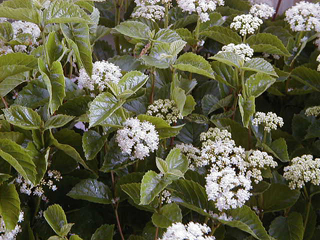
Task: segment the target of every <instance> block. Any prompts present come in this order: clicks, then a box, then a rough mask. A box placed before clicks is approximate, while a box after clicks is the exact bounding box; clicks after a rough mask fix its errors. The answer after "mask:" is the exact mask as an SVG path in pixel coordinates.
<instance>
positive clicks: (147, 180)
mask: <svg viewBox="0 0 320 240" xmlns="http://www.w3.org/2000/svg"><path fill="white" fill-rule="evenodd" d="M171 182H172V180H170V179H168V178H166V177H161V176H160V175H159V174H157V173H156V172H154V171H148V172H146V174H145V175H144V176H143V178H142V182H141V190H140V204H141V205H147V204H149V203H151V202H152V201H153V199H154V198H155V197H156V196H158V195H159V193H160V192H161V191H163V189H165V188H166V187H167V186H168V185H169V184H170V183H171Z"/></svg>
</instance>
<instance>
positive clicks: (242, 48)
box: [220, 43, 254, 61]
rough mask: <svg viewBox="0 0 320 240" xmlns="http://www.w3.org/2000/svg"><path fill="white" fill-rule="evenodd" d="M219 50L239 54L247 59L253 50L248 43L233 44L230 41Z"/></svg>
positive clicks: (249, 58)
mask: <svg viewBox="0 0 320 240" xmlns="http://www.w3.org/2000/svg"><path fill="white" fill-rule="evenodd" d="M220 52H233V53H235V54H237V55H239V56H240V57H241V58H242V59H243V60H245V61H249V60H251V57H252V56H253V53H254V50H253V49H252V48H251V47H250V46H249V45H248V44H244V43H241V44H234V43H230V44H228V45H226V46H223V47H222V51H220Z"/></svg>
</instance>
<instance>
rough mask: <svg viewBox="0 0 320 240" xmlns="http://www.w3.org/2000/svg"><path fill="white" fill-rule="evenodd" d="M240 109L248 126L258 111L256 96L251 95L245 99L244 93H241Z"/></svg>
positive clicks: (245, 124)
mask: <svg viewBox="0 0 320 240" xmlns="http://www.w3.org/2000/svg"><path fill="white" fill-rule="evenodd" d="M239 109H240V113H241V117H242V123H243V126H244V127H246V128H248V126H249V122H250V119H251V117H252V116H253V114H254V113H255V112H256V105H255V97H254V96H251V97H249V98H247V99H244V98H243V97H242V95H240V96H239Z"/></svg>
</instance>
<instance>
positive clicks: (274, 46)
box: [246, 33, 291, 57]
mask: <svg viewBox="0 0 320 240" xmlns="http://www.w3.org/2000/svg"><path fill="white" fill-rule="evenodd" d="M246 43H248V44H249V45H250V47H251V48H252V49H253V50H254V51H255V52H265V53H269V54H277V55H281V56H286V57H290V56H291V54H290V53H289V51H288V50H287V48H286V47H285V46H284V45H283V43H282V41H281V40H280V39H279V38H278V37H277V36H275V35H273V34H270V33H258V34H255V35H252V36H251V37H249V38H248V39H247V41H246Z"/></svg>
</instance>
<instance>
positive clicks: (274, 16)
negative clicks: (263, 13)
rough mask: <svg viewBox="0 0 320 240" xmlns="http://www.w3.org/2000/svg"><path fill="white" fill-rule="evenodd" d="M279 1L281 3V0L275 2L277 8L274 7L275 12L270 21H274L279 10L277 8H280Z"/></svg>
mask: <svg viewBox="0 0 320 240" xmlns="http://www.w3.org/2000/svg"><path fill="white" fill-rule="evenodd" d="M281 3H282V0H279V1H278V4H277V8H276V13H275V14H274V15H273V17H272V21H274V20H275V19H276V17H277V15H278V12H279V9H280V6H281Z"/></svg>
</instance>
